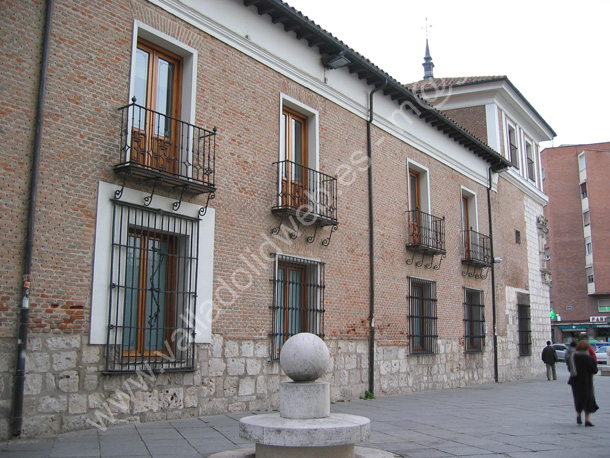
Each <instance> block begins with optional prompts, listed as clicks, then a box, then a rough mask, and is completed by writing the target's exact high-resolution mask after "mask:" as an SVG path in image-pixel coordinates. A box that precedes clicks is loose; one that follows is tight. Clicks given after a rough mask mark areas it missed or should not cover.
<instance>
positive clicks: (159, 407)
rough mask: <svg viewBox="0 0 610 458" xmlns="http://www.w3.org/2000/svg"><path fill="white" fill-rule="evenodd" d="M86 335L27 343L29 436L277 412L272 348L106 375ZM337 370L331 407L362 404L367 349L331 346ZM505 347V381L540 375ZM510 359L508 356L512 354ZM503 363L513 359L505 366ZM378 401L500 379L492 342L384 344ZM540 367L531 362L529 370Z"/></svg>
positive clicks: (7, 346) (0, 432)
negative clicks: (468, 350)
mask: <svg viewBox="0 0 610 458" xmlns="http://www.w3.org/2000/svg"><path fill="white" fill-rule="evenodd" d="M0 342H1V343H0V349H1V352H2V354H1V355H0V361H2V364H3V367H2V369H3V370H2V375H1V376H0V394H1V395H2V398H1V404H0V409H1V412H2V415H1V418H0V436H1V438H2V439H7V438H9V437H10V424H9V423H10V416H11V409H12V385H13V376H14V369H13V367H14V350H15V349H14V344H15V342H14V341H13V340H12V339H3V340H2V341H0ZM87 342H88V340H87V338H86V337H85V336H55V335H48V336H44V335H32V336H30V339H29V346H28V359H27V378H26V391H25V405H24V412H25V414H26V415H25V418H24V429H23V433H22V437H26V438H27V437H43V436H49V435H54V434H58V433H63V432H69V431H75V430H82V429H90V428H96V427H97V428H105V427H108V426H117V425H122V424H128V423H139V422H150V421H159V420H171V419H178V418H187V417H197V416H205V415H215V414H223V413H227V412H241V411H265V410H273V409H278V408H279V387H280V382H281V381H284V380H287V378H286V376H285V375H284V374H283V372H282V371H281V368H280V366H279V362H278V361H270V359H269V354H270V347H269V346H270V344H269V341H268V340H257V341H252V340H225V339H223V338H222V337H221V336H218V335H215V336H214V339H213V342H212V343H211V344H209V345H199V346H198V347H197V365H198V368H199V369H198V370H197V371H196V372H189V373H161V374H153V373H147V372H143V373H137V374H124V375H103V374H102V373H101V371H102V370H103V367H104V366H103V363H104V362H103V357H102V351H103V347H102V346H91V345H89V344H88V343H87ZM327 345H328V347H329V350H330V355H331V358H332V364H333V365H332V367H333V370H332V371H331V372H329V373H328V374H326V375H325V376H324V377H323V380H325V381H328V382H329V383H330V387H331V388H330V389H331V400H332V401H334V402H336V401H349V400H354V399H358V398H360V397H362V396H364V394H365V392H366V390H367V389H368V388H369V386H368V372H369V354H368V342H367V341H364V340H358V341H337V340H330V341H327ZM512 347H515V345H514V342H512V344H511V343H510V342H508V341H506V339H504V340H502V339H499V356H500V357H499V362H500V364H499V366H500V374H501V381H507V380H515V379H519V378H522V377H528V376H534V375H536V374H540V373H541V372H542V370H543V367H542V366H540V365H538V364H536V362H537V361H538V358H537V357H536V355H537V354H536V355H534V357H532V358H521V359H520V360H519V363H518V364H517V365H516V367H506V366H505V365H503V364H502V363H501V361H503V360H506V361H514V360H515V358H514V355H513V354H512V353H514V351H516V350H514V351H513V350H510V351H509V350H508V348H512ZM508 355H510V356H508ZM504 356H508V357H507V358H504ZM375 358H376V363H375V364H376V367H375V390H374V391H375V393H374V394H375V395H376V396H388V395H398V394H405V393H410V392H417V391H425V390H439V389H446V388H456V387H465V386H471V385H476V384H481V383H488V382H492V381H493V350H492V347H491V341H490V342H489V343H488V345H487V346H486V349H485V351H484V352H483V353H476V354H464V353H463V347H461V346H460V345H459V342H458V341H445V340H440V341H439V352H438V354H437V355H426V356H408V355H407V351H406V349H405V348H404V347H397V346H377V348H376V357H375ZM532 361H533V362H532Z"/></svg>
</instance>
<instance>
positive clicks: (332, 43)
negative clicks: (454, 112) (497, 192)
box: [243, 0, 511, 168]
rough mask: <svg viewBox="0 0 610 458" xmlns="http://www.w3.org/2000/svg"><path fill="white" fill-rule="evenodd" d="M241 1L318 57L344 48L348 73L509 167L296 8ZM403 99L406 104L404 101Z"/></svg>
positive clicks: (264, 0)
mask: <svg viewBox="0 0 610 458" xmlns="http://www.w3.org/2000/svg"><path fill="white" fill-rule="evenodd" d="M243 2H244V5H245V6H246V7H250V6H254V7H255V8H256V10H257V13H258V14H259V15H261V16H263V15H269V16H270V17H271V21H272V22H273V23H274V24H277V23H280V24H282V25H283V27H284V30H285V31H286V32H294V33H295V34H296V37H297V39H299V40H301V39H304V40H306V41H307V42H308V44H309V46H310V47H317V48H318V51H319V53H320V55H321V56H327V55H329V54H334V53H338V52H341V51H345V56H346V57H348V59H349V60H350V61H351V62H350V63H349V64H348V65H347V68H348V70H349V72H350V73H355V74H356V76H357V77H358V79H360V80H365V81H366V83H367V85H369V86H373V87H375V88H381V87H383V90H382V92H383V94H384V95H385V96H389V97H390V98H391V99H392V100H395V101H396V103H397V104H398V105H401V106H406V107H408V108H409V109H411V111H413V113H415V114H416V115H417V116H419V117H420V118H421V119H423V120H424V121H425V122H427V123H428V124H431V125H433V126H436V127H437V129H438V130H440V131H441V132H443V133H444V134H445V135H447V136H449V137H450V138H452V139H453V140H454V141H456V142H457V143H459V144H461V145H463V146H464V147H465V148H467V149H469V150H470V151H472V152H473V153H474V154H476V155H477V156H479V157H481V158H482V159H484V160H485V161H487V162H488V163H489V164H490V166H491V167H492V168H498V167H500V168H505V167H510V165H511V164H510V162H508V161H507V160H506V159H505V158H503V157H502V156H501V155H499V154H498V153H497V152H496V151H494V150H493V149H492V148H491V147H490V146H489V145H487V144H486V143H485V142H483V141H482V140H480V139H479V138H477V137H476V136H474V135H473V134H471V133H470V132H468V131H467V130H466V129H464V128H463V127H462V126H460V125H459V124H457V123H456V122H455V121H453V120H451V119H450V118H448V117H447V116H445V115H444V114H443V113H442V112H440V111H439V110H437V109H436V108H434V107H433V106H431V105H429V104H428V103H427V102H426V101H424V100H423V99H422V98H420V97H418V96H417V95H415V94H414V93H413V92H412V91H410V90H409V89H407V88H406V87H405V86H404V85H403V84H401V83H400V82H398V81H397V80H396V79H394V78H392V77H391V76H390V75H388V74H387V73H386V72H384V71H383V70H381V69H380V68H379V67H377V66H376V65H374V64H373V63H372V62H370V61H369V60H368V59H366V58H365V57H363V56H361V55H360V54H359V53H357V52H356V51H354V50H353V49H351V48H350V47H349V46H347V45H346V44H345V43H343V42H342V41H341V40H338V39H337V38H335V37H334V36H333V35H331V34H330V33H328V32H326V31H325V30H324V29H322V28H321V27H319V26H318V25H317V24H315V23H314V22H313V21H311V20H309V19H308V18H307V17H305V16H304V15H303V14H301V13H300V12H299V11H297V10H296V9H295V8H293V7H291V6H289V5H288V4H286V3H284V2H283V1H281V0H243ZM386 82H387V84H386ZM384 85H385V86H384ZM405 102H407V103H406V104H405ZM403 104H404V105H403Z"/></svg>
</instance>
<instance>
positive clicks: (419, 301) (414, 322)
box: [407, 277, 438, 355]
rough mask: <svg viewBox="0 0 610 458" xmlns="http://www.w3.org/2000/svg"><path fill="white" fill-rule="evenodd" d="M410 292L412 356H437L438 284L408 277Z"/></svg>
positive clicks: (410, 341)
mask: <svg viewBox="0 0 610 458" xmlns="http://www.w3.org/2000/svg"><path fill="white" fill-rule="evenodd" d="M408 291H409V296H408V297H407V300H408V307H409V343H410V354H412V355H422V354H436V353H437V341H438V335H437V320H438V315H437V307H436V304H437V298H436V282H433V281H429V280H422V279H419V278H414V277H408ZM418 293H419V295H418Z"/></svg>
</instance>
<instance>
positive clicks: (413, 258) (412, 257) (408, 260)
mask: <svg viewBox="0 0 610 458" xmlns="http://www.w3.org/2000/svg"><path fill="white" fill-rule="evenodd" d="M411 252H412V253H413V256H411V259H407V265H408V266H410V265H411V264H413V261H414V260H415V251H414V250H412V251H411Z"/></svg>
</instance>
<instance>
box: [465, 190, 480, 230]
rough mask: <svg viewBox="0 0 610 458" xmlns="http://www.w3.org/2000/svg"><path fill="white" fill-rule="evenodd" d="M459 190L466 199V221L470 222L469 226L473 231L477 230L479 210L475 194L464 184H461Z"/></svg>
mask: <svg viewBox="0 0 610 458" xmlns="http://www.w3.org/2000/svg"><path fill="white" fill-rule="evenodd" d="M461 190H462V196H464V197H466V198H467V199H468V221H469V222H470V227H471V228H472V230H473V231H475V232H479V218H478V215H479V210H478V208H477V194H476V193H475V192H474V191H472V190H470V189H468V188H466V187H464V186H461ZM468 229H470V228H468Z"/></svg>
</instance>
